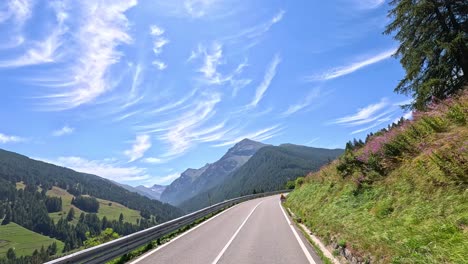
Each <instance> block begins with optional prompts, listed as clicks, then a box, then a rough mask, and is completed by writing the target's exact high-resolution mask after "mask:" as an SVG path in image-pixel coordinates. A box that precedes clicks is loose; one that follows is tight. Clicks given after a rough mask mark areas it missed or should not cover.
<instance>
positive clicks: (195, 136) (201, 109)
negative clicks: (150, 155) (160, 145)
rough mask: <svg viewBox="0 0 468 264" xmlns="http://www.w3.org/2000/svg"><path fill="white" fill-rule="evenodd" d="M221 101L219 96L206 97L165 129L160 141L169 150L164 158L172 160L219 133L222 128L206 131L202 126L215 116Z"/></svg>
mask: <svg viewBox="0 0 468 264" xmlns="http://www.w3.org/2000/svg"><path fill="white" fill-rule="evenodd" d="M220 101H221V96H220V95H219V94H211V95H205V98H203V99H201V100H198V101H197V102H195V103H194V105H193V106H192V107H190V109H189V110H188V111H187V112H185V113H183V114H182V115H181V116H180V118H178V119H176V120H173V121H171V122H170V124H168V125H167V126H166V127H164V128H163V129H162V131H164V134H162V135H161V136H159V139H160V140H161V141H163V142H165V143H166V144H168V145H169V149H168V151H167V152H166V153H165V154H163V155H162V157H163V158H172V157H176V156H178V155H180V154H183V153H185V152H186V151H187V150H189V149H190V148H191V147H192V146H193V145H194V144H196V142H200V141H201V140H202V139H203V138H204V137H207V136H209V135H213V134H214V133H216V132H219V131H220V130H221V129H222V127H219V126H217V127H216V126H215V128H216V129H211V130H210V129H209V130H205V129H203V128H202V126H203V125H204V124H205V123H206V122H207V121H208V120H209V119H210V118H211V117H212V116H213V115H214V114H215V112H216V111H215V110H214V108H215V106H216V105H217V104H218V103H219V102H220Z"/></svg>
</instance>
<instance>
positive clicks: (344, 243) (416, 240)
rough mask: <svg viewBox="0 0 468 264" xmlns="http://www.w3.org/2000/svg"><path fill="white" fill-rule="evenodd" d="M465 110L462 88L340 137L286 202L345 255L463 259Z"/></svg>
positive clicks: (380, 259)
mask: <svg viewBox="0 0 468 264" xmlns="http://www.w3.org/2000/svg"><path fill="white" fill-rule="evenodd" d="M467 109H468V92H467V91H465V94H464V95H462V96H461V97H459V98H452V99H449V100H446V101H444V102H442V103H440V104H439V105H435V106H434V105H433V106H432V110H431V111H429V112H426V113H422V112H419V113H414V120H412V121H404V122H402V123H400V124H398V125H397V126H394V127H392V128H391V129H390V130H389V131H387V130H383V131H380V132H378V133H376V134H375V135H371V136H369V137H368V139H367V140H366V144H365V145H364V146H360V145H358V146H353V145H352V144H348V148H347V150H346V153H345V154H344V155H343V156H342V157H340V159H339V160H337V161H336V162H334V163H332V164H331V165H329V166H327V167H325V168H323V169H322V170H321V171H319V172H317V173H314V174H311V175H309V176H308V177H307V178H306V179H305V183H304V184H303V185H302V187H300V188H298V189H297V190H294V191H293V192H292V193H291V194H290V195H289V196H288V199H287V206H288V207H290V208H291V209H292V211H294V212H295V213H296V214H297V215H298V216H299V217H301V219H302V220H303V221H304V222H305V224H306V225H307V226H308V227H309V228H310V229H311V230H312V231H313V232H314V233H315V234H316V235H318V236H320V237H321V238H322V240H323V241H326V242H328V243H329V244H330V245H331V247H333V248H335V250H336V252H337V253H341V254H344V253H345V252H346V253H348V254H347V255H348V260H350V259H351V258H352V257H354V258H356V259H370V260H371V262H372V263H468V258H467V254H466V252H468V243H467V241H468V232H467V231H468V196H467V194H468V193H467V188H468V166H467V164H468V151H467V149H468V126H467V121H468V112H467ZM351 253H352V254H351Z"/></svg>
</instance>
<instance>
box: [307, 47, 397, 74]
mask: <svg viewBox="0 0 468 264" xmlns="http://www.w3.org/2000/svg"><path fill="white" fill-rule="evenodd" d="M395 52H396V49H390V50H387V51H384V52H382V53H379V54H377V55H375V56H372V57H370V58H367V59H365V60H362V61H358V62H355V63H352V64H350V65H346V66H341V67H337V68H334V69H331V70H329V71H327V72H325V73H323V74H320V75H315V76H308V77H306V80H307V81H325V80H331V79H335V78H338V77H341V76H344V75H348V74H351V73H353V72H355V71H357V70H359V69H361V68H364V67H366V66H369V65H372V64H374V63H378V62H380V61H383V60H386V59H388V58H390V57H391V56H392V55H393V54H395Z"/></svg>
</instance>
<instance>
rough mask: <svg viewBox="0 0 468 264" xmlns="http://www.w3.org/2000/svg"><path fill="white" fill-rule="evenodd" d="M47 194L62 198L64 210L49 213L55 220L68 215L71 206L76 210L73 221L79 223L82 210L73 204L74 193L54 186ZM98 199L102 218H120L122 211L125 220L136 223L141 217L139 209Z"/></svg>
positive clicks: (99, 213)
mask: <svg viewBox="0 0 468 264" xmlns="http://www.w3.org/2000/svg"><path fill="white" fill-rule="evenodd" d="M47 195H48V196H55V197H61V198H62V211H61V212H57V213H50V214H49V215H50V217H51V218H52V219H53V220H54V221H55V222H57V221H58V220H59V219H60V218H61V217H66V216H67V213H68V211H69V210H70V208H72V207H73V208H74V210H75V219H74V220H73V223H74V224H76V223H77V219H78V217H79V216H80V214H81V212H82V211H81V210H80V209H79V208H77V207H75V206H74V205H72V204H71V201H72V198H73V195H72V194H70V193H69V192H67V191H66V190H64V189H61V188H58V187H56V186H54V187H52V189H51V190H48V191H47ZM97 200H98V202H99V211H98V213H97V215H98V217H99V218H101V219H102V217H104V216H105V217H107V219H109V220H119V216H120V213H122V214H123V215H124V221H125V222H129V223H134V224H136V222H137V219H139V218H141V216H140V212H139V211H136V210H132V209H130V208H127V207H125V206H123V205H121V204H119V203H116V202H111V201H108V200H103V199H97Z"/></svg>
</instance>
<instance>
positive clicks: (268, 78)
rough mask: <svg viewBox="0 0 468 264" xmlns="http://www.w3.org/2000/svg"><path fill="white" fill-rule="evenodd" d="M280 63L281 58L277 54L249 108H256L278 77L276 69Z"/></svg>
mask: <svg viewBox="0 0 468 264" xmlns="http://www.w3.org/2000/svg"><path fill="white" fill-rule="evenodd" d="M280 62H281V57H280V56H279V54H275V56H273V60H272V61H271V62H270V65H269V66H268V68H267V70H266V72H265V76H264V77H263V81H262V82H261V83H260V85H259V86H258V87H257V90H256V91H255V96H254V98H253V100H252V102H250V104H249V107H256V106H257V105H258V103H259V102H260V101H261V100H262V98H263V96H264V95H265V92H266V91H267V90H268V88H269V87H270V84H271V82H272V81H273V78H274V77H275V75H276V68H277V67H278V65H279V64H280Z"/></svg>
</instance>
